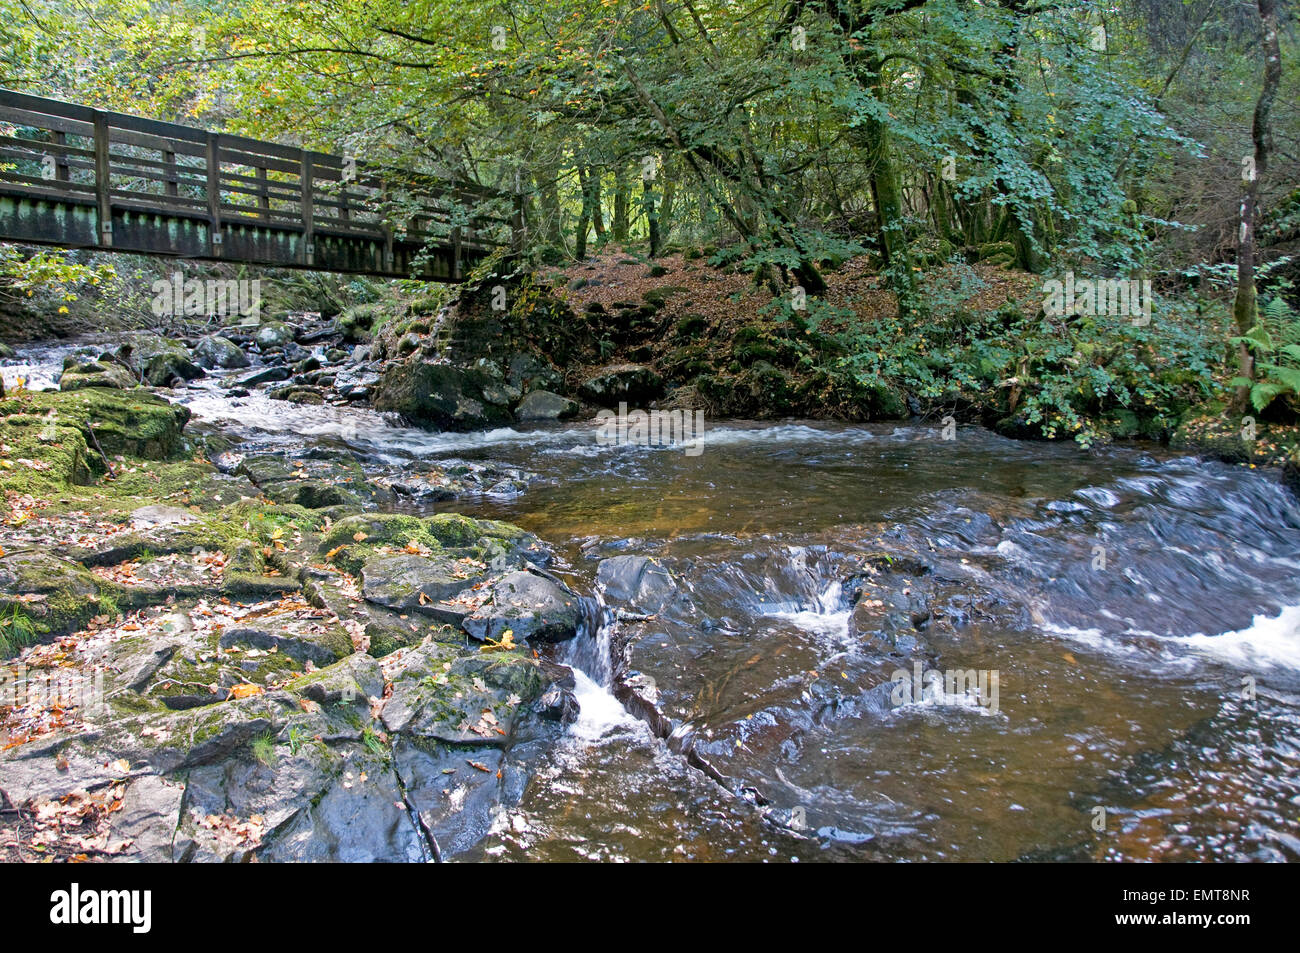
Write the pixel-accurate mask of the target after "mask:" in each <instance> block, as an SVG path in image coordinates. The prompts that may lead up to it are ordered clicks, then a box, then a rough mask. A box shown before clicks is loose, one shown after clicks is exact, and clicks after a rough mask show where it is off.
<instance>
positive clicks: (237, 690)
mask: <svg viewBox="0 0 1300 953" xmlns="http://www.w3.org/2000/svg"><path fill="white" fill-rule="evenodd" d="M260 694H262V686H261V685H252V684H249V683H247V682H245V683H243V684H240V685H234V686H232V687H231V689H230V697H231V698H252V697H253V696H254V695H260Z"/></svg>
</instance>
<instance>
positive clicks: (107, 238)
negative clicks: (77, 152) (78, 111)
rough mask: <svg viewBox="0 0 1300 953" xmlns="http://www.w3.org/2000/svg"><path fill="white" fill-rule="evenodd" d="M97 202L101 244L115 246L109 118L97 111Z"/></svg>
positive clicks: (107, 246)
mask: <svg viewBox="0 0 1300 953" xmlns="http://www.w3.org/2000/svg"><path fill="white" fill-rule="evenodd" d="M94 125H95V202H96V205H97V206H98V208H99V221H98V223H97V228H98V235H97V238H98V239H99V244H100V245H102V246H104V247H105V248H111V247H112V246H113V205H112V202H111V201H110V198H111V196H110V195H109V190H110V188H111V185H112V181H111V177H110V171H111V170H110V169H109V165H108V117H107V116H105V115H104V114H103V113H102V112H100V111H99V110H98V109H96V110H95V124H94Z"/></svg>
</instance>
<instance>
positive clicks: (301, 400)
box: [270, 384, 325, 407]
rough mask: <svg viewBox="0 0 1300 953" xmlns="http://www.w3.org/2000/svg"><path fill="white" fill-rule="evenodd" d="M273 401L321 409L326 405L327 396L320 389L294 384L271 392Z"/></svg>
mask: <svg viewBox="0 0 1300 953" xmlns="http://www.w3.org/2000/svg"><path fill="white" fill-rule="evenodd" d="M270 397H271V399H272V400H287V401H288V402H289V403H291V404H307V405H311V406H315V407H319V406H321V405H323V404H324V403H325V394H324V392H323V391H322V390H321V389H320V388H318V387H310V386H304V385H301V384H293V385H290V386H289V387H280V388H277V389H276V390H273V391H271V394H270Z"/></svg>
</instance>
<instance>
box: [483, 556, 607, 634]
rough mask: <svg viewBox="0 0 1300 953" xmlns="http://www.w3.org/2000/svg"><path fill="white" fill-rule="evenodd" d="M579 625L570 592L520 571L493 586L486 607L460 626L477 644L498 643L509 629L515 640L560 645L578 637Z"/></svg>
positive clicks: (575, 602)
mask: <svg viewBox="0 0 1300 953" xmlns="http://www.w3.org/2000/svg"><path fill="white" fill-rule="evenodd" d="M581 622H582V610H581V608H580V605H579V600H578V596H577V595H576V594H575V593H574V592H572V591H571V590H569V589H567V588H566V587H564V586H561V585H560V584H559V583H558V582H556V581H555V580H553V579H549V578H547V577H545V576H539V575H537V574H535V573H531V572H526V571H520V572H512V573H510V574H508V575H506V576H505V577H503V578H501V579H499V580H497V581H496V582H495V583H493V584H492V586H491V588H490V597H489V602H488V604H486V605H484V606H482V607H480V608H479V609H477V610H476V611H475V612H474V613H473V614H472V615H470V616H468V617H467V618H466V619H465V621H464V622H462V623H461V625H462V627H463V628H464V629H465V631H466V632H468V633H469V634H470V635H471V636H473V637H474V638H476V639H478V640H480V641H485V640H487V639H492V640H494V641H499V640H500V638H501V635H502V633H504V632H505V631H506V630H507V629H509V630H511V631H512V632H513V633H514V635H515V638H516V639H523V640H526V641H530V642H563V641H564V640H566V639H571V638H573V637H574V636H575V635H577V634H578V626H579V625H580V624H581Z"/></svg>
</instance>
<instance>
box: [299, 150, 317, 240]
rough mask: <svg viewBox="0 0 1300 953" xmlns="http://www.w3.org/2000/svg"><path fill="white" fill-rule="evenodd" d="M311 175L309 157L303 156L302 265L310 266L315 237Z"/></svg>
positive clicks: (301, 174) (300, 175)
mask: <svg viewBox="0 0 1300 953" xmlns="http://www.w3.org/2000/svg"><path fill="white" fill-rule="evenodd" d="M313 174H314V173H313V171H312V160H311V157H310V156H308V155H306V154H304V155H303V157H302V171H301V172H300V174H299V180H300V181H301V183H302V241H303V244H302V263H303V264H304V265H310V264H312V263H313V261H314V259H315V257H316V236H315V235H314V234H313V231H312V219H313V217H314V216H315V209H314V207H313V205H312V202H313V200H314V198H315V196H314V194H313V192H314V189H313V185H312V177H313Z"/></svg>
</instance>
